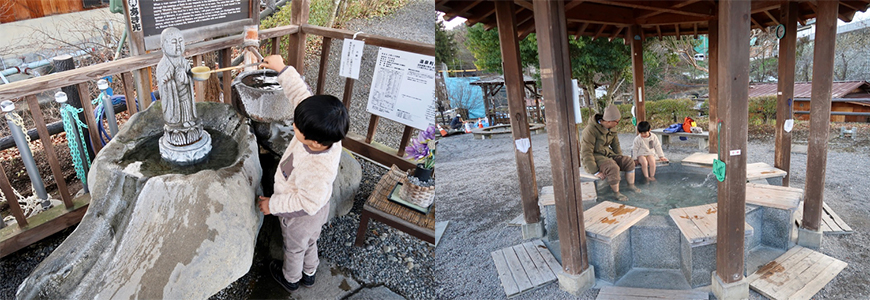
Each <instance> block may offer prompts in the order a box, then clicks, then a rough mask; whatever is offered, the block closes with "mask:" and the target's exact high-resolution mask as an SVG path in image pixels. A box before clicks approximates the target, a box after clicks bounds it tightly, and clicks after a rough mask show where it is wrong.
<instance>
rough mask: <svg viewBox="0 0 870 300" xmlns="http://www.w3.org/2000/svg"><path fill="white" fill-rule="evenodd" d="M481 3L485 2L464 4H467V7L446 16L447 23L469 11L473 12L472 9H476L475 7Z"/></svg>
mask: <svg viewBox="0 0 870 300" xmlns="http://www.w3.org/2000/svg"><path fill="white" fill-rule="evenodd" d="M480 2H483V0H476V1H468V2H462V3H465V6H463V7H462V8H459V9H457V10H456V11H453V12H450V13H446V14H444V20H447V21H450V20H453V19H454V18H456V17H458V16H461V15H463V14H465V13H467V12H468V11H469V10H471V9H472V8H474V7H475V6H477V5H478V4H480Z"/></svg>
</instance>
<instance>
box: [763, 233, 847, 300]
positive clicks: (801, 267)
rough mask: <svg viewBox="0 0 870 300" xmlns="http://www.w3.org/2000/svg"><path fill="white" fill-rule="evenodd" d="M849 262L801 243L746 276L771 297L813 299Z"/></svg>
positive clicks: (776, 299) (777, 299)
mask: <svg viewBox="0 0 870 300" xmlns="http://www.w3.org/2000/svg"><path fill="white" fill-rule="evenodd" d="M846 266H847V264H846V263H845V262H843V261H841V260H838V259H836V258H833V257H830V256H827V255H824V254H822V253H819V252H816V251H813V250H811V249H808V248H804V247H801V246H795V247H794V248H791V249H790V250H788V251H787V252H786V253H785V254H783V255H782V256H780V257H778V258H777V259H775V260H773V261H771V262H770V263H768V264H766V265H764V266H763V267H761V268H760V269H758V271H756V272H755V273H753V274H752V275H750V276H749V277H746V280H747V281H748V282H749V287H750V288H752V289H753V290H755V291H756V292H758V293H760V294H762V295H764V296H765V297H768V298H770V299H774V300H779V299H810V298H812V297H813V295H815V294H816V293H818V292H819V291H820V290H821V289H822V288H824V287H825V285H826V284H827V283H828V282H830V281H831V280H832V279H834V277H836V276H837V274H839V273H840V271H842V270H843V269H845V268H846Z"/></svg>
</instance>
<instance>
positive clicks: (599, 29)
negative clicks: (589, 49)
mask: <svg viewBox="0 0 870 300" xmlns="http://www.w3.org/2000/svg"><path fill="white" fill-rule="evenodd" d="M605 27H607V24H601V27H599V28H598V32H595V35H594V36H592V41H595V40H597V39H598V37H599V36H601V33H602V32H604V28H605Z"/></svg>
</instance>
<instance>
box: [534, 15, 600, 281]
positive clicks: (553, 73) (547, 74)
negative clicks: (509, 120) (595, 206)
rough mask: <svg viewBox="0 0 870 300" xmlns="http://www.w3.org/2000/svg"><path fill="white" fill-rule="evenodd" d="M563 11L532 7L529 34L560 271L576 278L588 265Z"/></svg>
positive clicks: (577, 144) (577, 145) (569, 64)
mask: <svg viewBox="0 0 870 300" xmlns="http://www.w3.org/2000/svg"><path fill="white" fill-rule="evenodd" d="M564 5H565V4H564V3H563V2H562V1H535V2H534V10H535V31H536V32H537V37H538V55H539V60H540V63H541V84H542V89H541V91H542V94H543V98H544V106H545V107H547V116H546V118H547V140H548V141H549V145H550V165H552V166H554V167H553V168H552V170H553V190H554V192H555V198H556V199H555V200H556V222H557V224H558V226H559V241H560V242H561V243H560V249H559V250H560V251H561V252H562V270H563V271H565V273H567V274H572V275H577V274H580V273H583V272H584V271H586V269H588V268H589V259H588V257H587V255H586V229H585V227H584V226H583V205H582V201H581V198H580V197H581V195H582V194H581V193H580V160H579V158H580V144H579V141H578V136H577V129H575V128H574V104H573V103H571V101H568V99H571V89H570V86H571V62H570V60H569V54H568V39H567V36H568V30H567V28H566V23H565V7H564Z"/></svg>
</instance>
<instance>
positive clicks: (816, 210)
mask: <svg viewBox="0 0 870 300" xmlns="http://www.w3.org/2000/svg"><path fill="white" fill-rule="evenodd" d="M837 4H838V2H834V1H819V2H818V11H817V13H818V15H817V17H816V40H815V42H814V43H813V44H814V47H813V51H814V52H813V88H812V98H810V137H809V139H808V142H809V143H808V144H809V145H808V147H807V153H808V154H807V171H808V172H807V175H808V176H807V184H806V193H805V195H806V196H805V197H804V215H803V222H801V228H804V229H806V230H809V231H818V230H819V224H820V223H821V220H822V203H823V198H824V195H825V193H824V192H825V173H826V172H825V169H826V167H827V164H828V135H829V131H830V127H831V119H830V118H831V87H832V85H833V82H832V78H833V77H834V45H835V43H836V38H837Z"/></svg>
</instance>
